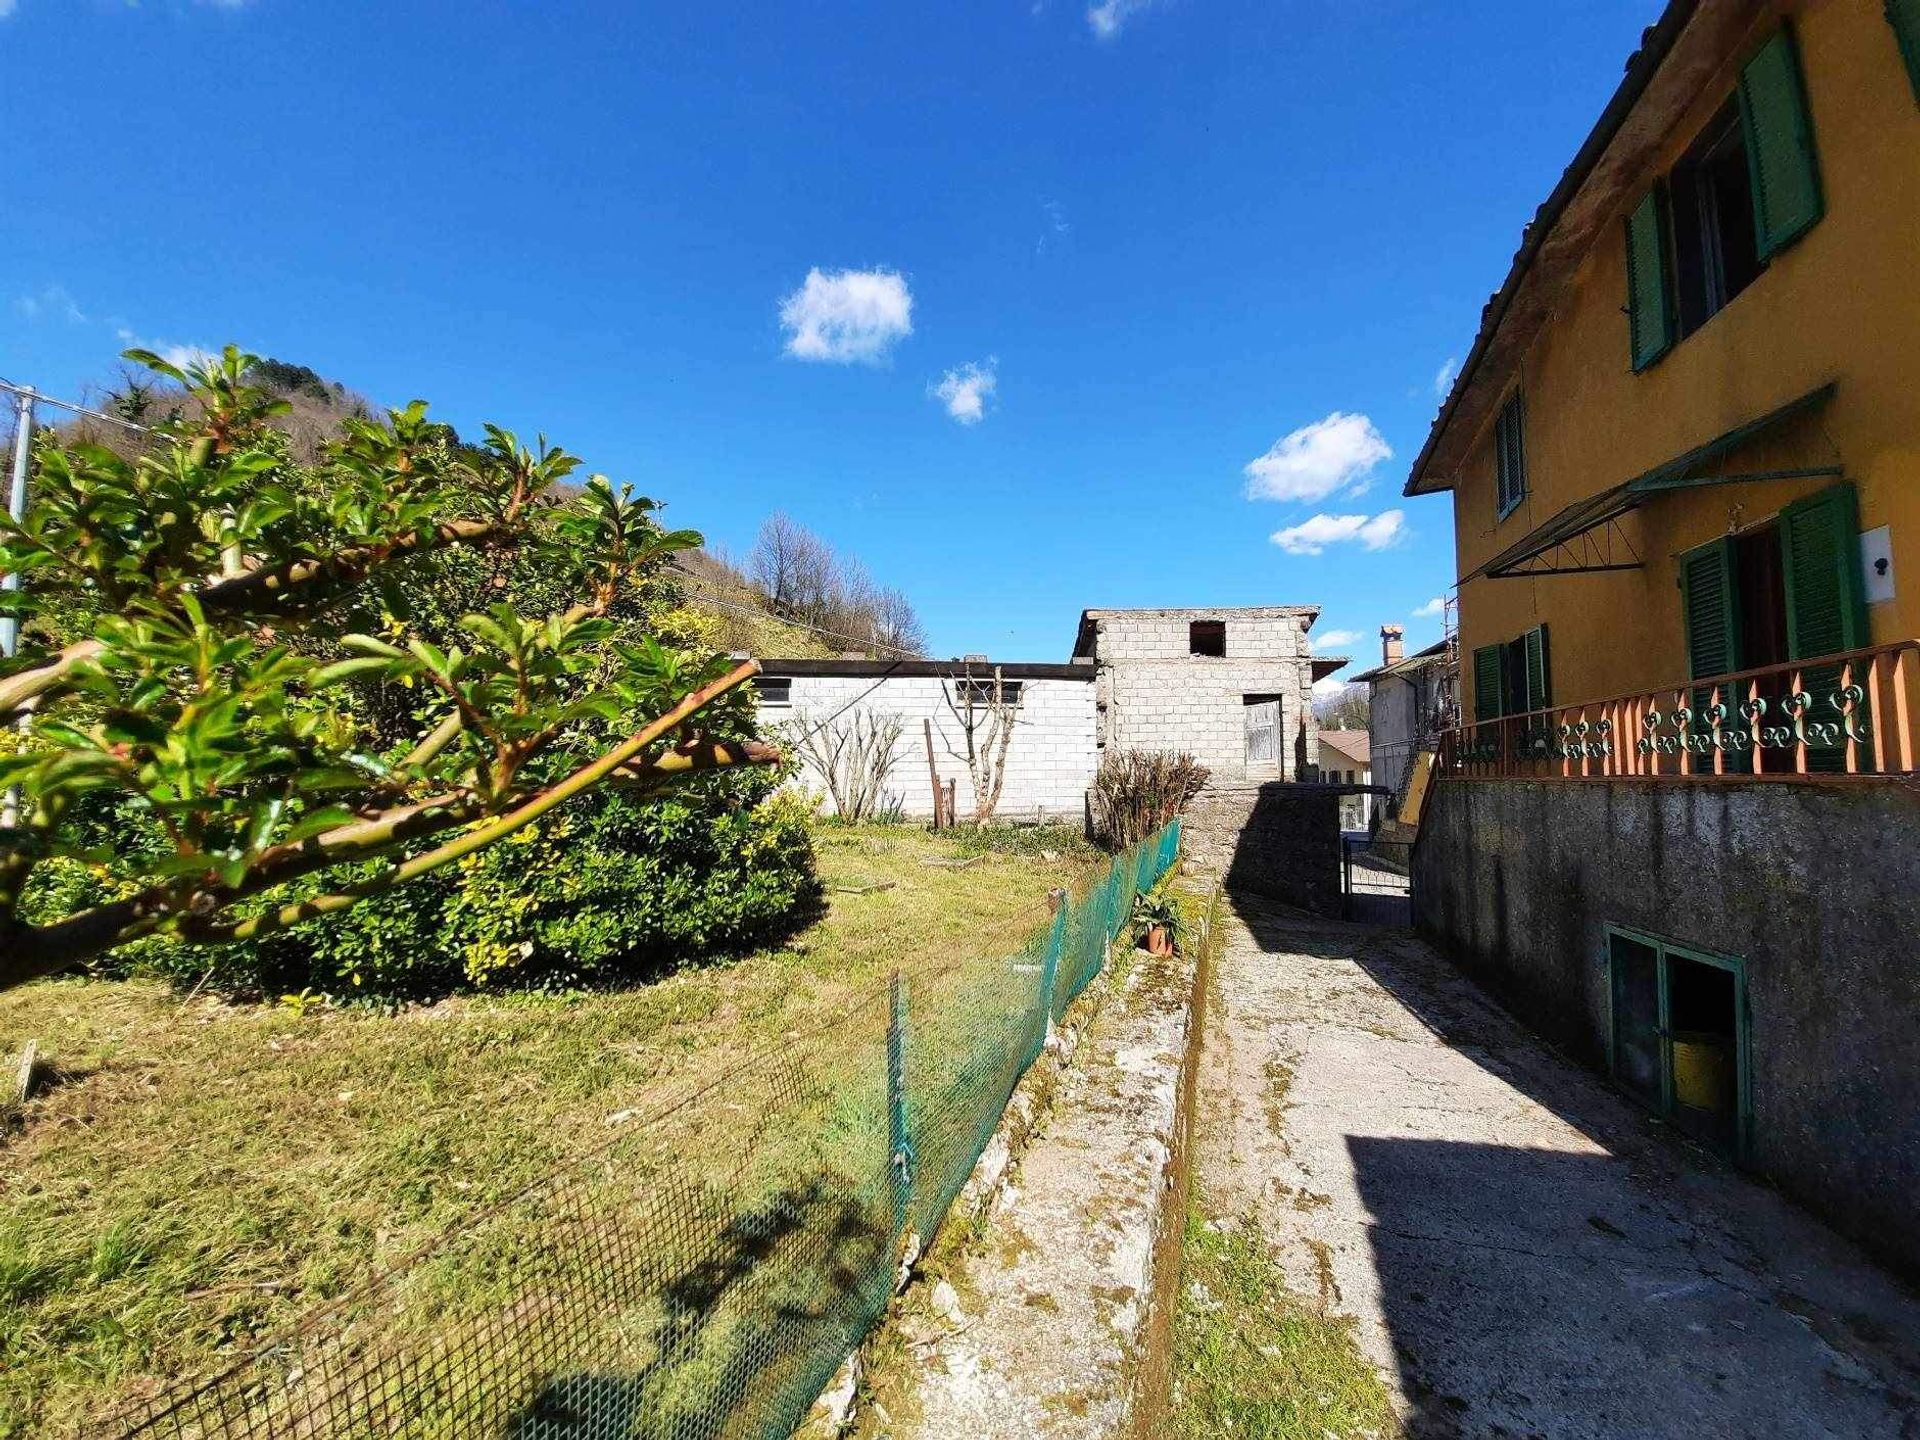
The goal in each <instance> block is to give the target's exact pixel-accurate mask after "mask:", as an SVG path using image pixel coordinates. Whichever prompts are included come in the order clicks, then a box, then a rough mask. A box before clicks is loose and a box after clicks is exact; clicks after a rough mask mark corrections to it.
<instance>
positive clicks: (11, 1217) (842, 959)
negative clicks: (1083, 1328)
mask: <svg viewBox="0 0 1920 1440" xmlns="http://www.w3.org/2000/svg"><path fill="white" fill-rule="evenodd" d="M962 833H964V832H962ZM818 843H819V848H820V860H821V873H822V879H823V880H824V881H825V882H826V885H827V887H828V890H827V909H826V913H825V914H824V916H823V917H822V918H821V919H820V920H819V921H818V923H816V924H814V925H812V926H811V927H809V928H808V929H807V930H805V931H804V932H802V933H801V934H800V935H798V936H797V937H795V938H794V939H793V940H791V941H789V942H788V943H787V944H785V945H784V946H782V947H780V948H778V949H776V950H770V951H767V952H763V953H757V954H753V955H750V956H747V957H744V958H742V959H740V960H737V961H734V962H731V963H729V964H726V965H724V966H719V967H715V968H711V969H704V970H696V971H690V972H688V973H685V974H681V975H677V976H673V977H670V978H668V979H665V980H662V981H659V982H657V983H655V984H651V985H648V986H646V987H644V988H639V989H635V990H632V991H627V992H620V993H605V994H592V995H576V996H546V995H521V996H475V997H462V998H458V999H454V1000H449V1001H445V1002H442V1003H441V1004H438V1005H434V1006H431V1007H423V1008H417V1009H411V1010H402V1011H399V1012H397V1013H390V1014H382V1013H376V1012H373V1011H368V1010H365V1009H334V1008H331V1007H329V1006H325V1005H313V1004H308V1005H304V1006H265V1007H262V1006H234V1005H229V1004H226V1003H223V1002H220V1001H216V1000H212V999H208V998H206V997H199V998H196V999H193V1000H191V1001H183V1000H182V999H181V998H179V997H178V996H176V995H175V994H173V993H172V992H170V991H168V990H166V989H165V988H163V987H160V986H158V985H152V984H146V983H114V982H103V981H95V980H84V979H78V980H62V981H54V982H43V983H40V984H36V985H32V986H28V987H25V988H23V989H21V990H18V991H15V992H12V993H8V994H4V995H0V1054H6V1053H12V1052H17V1051H18V1050H19V1048H20V1047H21V1046H22V1045H23V1044H24V1043H25V1042H26V1041H28V1040H30V1039H32V1040H37V1041H38V1043H39V1046H40V1049H41V1052H42V1054H43V1055H44V1056H45V1057H46V1062H47V1066H48V1070H47V1078H46V1080H45V1081H44V1082H43V1087H42V1090H43V1093H41V1094H39V1095H37V1096H36V1098H34V1099H33V1100H32V1101H30V1102H29V1104H28V1105H27V1106H26V1107H24V1109H23V1110H21V1111H20V1112H19V1113H17V1114H13V1115H11V1116H8V1117H7V1119H6V1125H5V1130H4V1133H3V1134H0V1436H4V1437H12V1436H16V1435H24V1434H28V1433H42V1432H43V1431H44V1432H46V1433H59V1432H61V1431H63V1430H71V1429H73V1428H75V1427H76V1426H77V1425H78V1424H80V1423H82V1422H81V1421H80V1420H79V1419H78V1417H83V1416H86V1415H90V1414H97V1413H98V1412H99V1410H100V1408H101V1406H102V1405H103V1403H105V1402H106V1401H107V1400H109V1399H110V1398H111V1397H113V1396H115V1395H117V1394H119V1393H121V1392H122V1391H124V1390H126V1389H128V1388H129V1387H131V1388H134V1389H150V1388H151V1387H152V1384H153V1383H154V1380H155V1377H161V1378H164V1377H167V1376H175V1375H180V1374H193V1373H199V1372H200V1371H201V1370H203V1369H205V1368H206V1367H207V1366H208V1365H210V1364H212V1363H214V1362H215V1361H217V1360H218V1359H220V1358H221V1357H224V1356H226V1355H228V1354H231V1353H234V1352H236V1351H239V1350H242V1349H244V1348H245V1347H246V1346H247V1345H248V1344H250V1343H251V1342H252V1341H253V1340H254V1339H255V1338H256V1337H258V1336H261V1335H263V1334H266V1333H272V1332H277V1331H278V1330H279V1329H280V1328H281V1327H282V1326H283V1325H285V1324H286V1323H287V1322H289V1321H291V1320H293V1319H294V1318H295V1317H297V1316H300V1315H302V1314H304V1313H307V1312H309V1311H311V1310H312V1309H313V1307H315V1306H316V1305H318V1304H320V1303H323V1302H325V1301H328V1300H330V1299H332V1298H334V1297H337V1296H341V1295H343V1294H346V1293H347V1292H349V1291H351V1290H353V1289H354V1288H355V1287H357V1286H359V1285H360V1284H361V1283H362V1282H363V1281H365V1280H366V1279H367V1278H369V1277H370V1276H373V1275H376V1274H378V1273H379V1272H381V1271H382V1270H383V1269H384V1268H386V1267H390V1266H392V1265H394V1264H395V1263H396V1262H398V1261H400V1260H401V1259H403V1258H404V1257H406V1256H408V1255H409V1254H411V1253H412V1252H414V1251H415V1250H417V1249H418V1248H420V1247H422V1246H424V1245H430V1244H433V1243H435V1242H437V1241H439V1240H441V1239H442V1238H443V1237H447V1236H454V1235H460V1234H462V1233H463V1232H464V1231H466V1230H467V1229H468V1228H469V1227H470V1225H471V1223H472V1221H473V1217H475V1216H476V1215H479V1214H481V1213H482V1212H484V1211H486V1210H487V1208H488V1207H490V1206H493V1205H495V1204H497V1203H498V1202H500V1201H502V1200H504V1199H505V1198H507V1197H510V1196H512V1195H514V1194H515V1193H516V1192H518V1191H519V1190H520V1189H521V1188H522V1187H523V1186H525V1185H526V1184H527V1183H529V1182H530V1181H532V1180H534V1179H536V1178H537V1177H539V1176H540V1175H542V1174H543V1173H546V1172H548V1171H550V1170H553V1169H554V1168H555V1167H560V1166H565V1165H567V1164H569V1162H573V1161H576V1160H578V1159H579V1158H580V1157H582V1156H586V1155H589V1154H592V1153H593V1152H595V1151H597V1150H598V1149H599V1148H600V1147H602V1146H604V1145H605V1144H606V1143H607V1141H608V1139H609V1137H611V1136H616V1135H619V1134H621V1133H622V1130H621V1127H622V1126H623V1125H634V1124H637V1123H639V1122H638V1121H637V1120H636V1117H644V1116H645V1115H647V1114H649V1113H651V1112H653V1111H656V1110H657V1109H659V1108H660V1107H661V1106H663V1105H665V1104H667V1103H670V1102H671V1101H672V1100H673V1099H674V1097H676V1096H681V1095H686V1094H690V1093H693V1092H694V1091H696V1090H698V1089H700V1087H702V1086H703V1085H706V1084H709V1083H710V1082H713V1081H714V1080H715V1079H716V1078H717V1077H721V1076H723V1075H725V1074H727V1073H728V1072H729V1071H730V1070H731V1068H732V1067H734V1066H736V1065H738V1064H739V1063H740V1062H742V1061H744V1060H746V1059H747V1058H749V1057H750V1056H753V1055H755V1054H759V1053H763V1052H765V1051H767V1050H769V1049H772V1048H775V1047H778V1046H779V1045H781V1044H782V1043H783V1042H784V1041H786V1040H787V1039H789V1038H791V1037H794V1036H796V1035H798V1034H800V1033H802V1032H808V1031H812V1030H816V1029H818V1028H819V1027H821V1026H823V1025H834V1024H839V1025H844V1026H845V1027H846V1032H847V1036H848V1044H847V1049H848V1051H849V1054H848V1056H847V1057H846V1059H847V1061H848V1063H849V1065H850V1066H852V1067H854V1068H857V1069H858V1071H859V1073H860V1076H861V1080H860V1083H861V1085H863V1086H865V1085H870V1084H872V1083H873V1081H874V1077H873V1076H872V1075H870V1074H868V1073H867V1072H868V1071H872V1070H873V1069H874V1068H875V1067H874V1064H873V1063H872V1058H871V1057H872V1054H873V1053H874V1052H873V1041H874V1037H875V1036H876V1035H877V1034H878V1033H880V1031H881V1029H882V1028H883V1026H884V1013H883V1011H882V1010H881V1008H880V1007H881V1006H882V1005H883V1001H882V1000H881V998H880V997H881V995H882V993H883V990H884V985H885V980H886V976H887V974H888V973H889V971H891V970H892V969H893V968H895V967H904V968H908V969H912V968H916V967H926V966H929V965H939V964H942V963H952V962H964V961H968V960H973V959H979V960H990V959H993V958H995V957H1001V956H1005V955H1006V954H1007V953H1008V952H1009V951H1011V950H1013V949H1015V948H1017V947H1018V945H1019V943H1020V942H1021V940H1022V939H1024V938H1025V936H1026V934H1027V933H1028V931H1029V930H1030V929H1031V928H1032V927H1034V926H1036V925H1039V924H1041V923H1043V922H1044V920H1045V918H1046V909H1045V905H1044V897H1045V894H1046V892H1047V890H1049V889H1050V888H1052V887H1053V886H1056V885H1069V886H1072V887H1075V888H1076V889H1077V888H1079V887H1080V886H1081V884H1082V883H1083V881H1084V879H1085V877H1086V876H1087V875H1088V874H1089V873H1090V872H1091V870H1092V868H1093V866H1092V862H1091V858H1090V857H1089V856H1087V855H1086V854H1085V853H1084V852H1082V851H1079V850H1077V849H1070V848H1069V847H1066V846H1062V847H1060V848H1061V852H1062V853H1061V856H1060V858H1059V859H1057V860H1054V861H1047V860H1043V859H1041V858H1039V857H1038V856H1037V855H1036V854H1018V855H1012V854H1005V853H1001V852H1000V851H998V850H996V849H995V848H994V847H992V846H986V847H980V846H979V845H978V843H977V842H974V841H968V842H966V843H965V844H964V848H963V845H962V844H959V843H956V841H955V840H953V839H952V838H949V837H947V836H937V837H936V836H931V835H928V834H927V833H925V832H924V831H920V830H918V829H915V828H909V827H886V828H880V829H858V828H848V829H837V828H824V829H823V830H822V831H821V833H820V835H819V837H818ZM1036 848H1038V847H1036ZM962 853H980V854H981V859H980V860H979V863H977V864H975V865H972V866H969V867H967V868H965V869H946V868H938V867H933V866H928V865H925V864H923V863H922V862H923V861H925V860H928V859H934V858H941V857H953V856H955V855H958V854H962ZM888 881H890V882H892V885H891V888H886V889H869V888H868V887H870V886H873V885H875V884H878V883H881V882H888ZM851 890H861V891H864V892H865V893H850V891H851ZM835 1033H836V1032H835V1031H834V1030H833V1029H829V1030H828V1031H827V1033H826V1034H825V1035H824V1036H822V1037H820V1038H819V1039H817V1040H814V1041H810V1042H809V1045H810V1046H812V1047H813V1050H814V1052H815V1053H817V1054H819V1055H821V1056H823V1057H825V1058H824V1060H823V1062H822V1064H821V1066H820V1067H819V1068H820V1072H821V1073H822V1074H827V1073H828V1072H831V1071H832V1070H833V1069H834V1065H835V1063H836V1062H835V1058H834V1035H835ZM856 1033H857V1035H858V1045H859V1046H860V1047H863V1048H861V1049H860V1050H859V1052H858V1056H857V1057H856V1056H855V1055H854V1054H853V1053H852V1051H853V1048H854V1045H855V1039H854V1037H855V1035H856ZM850 1073H851V1072H850ZM755 1083H756V1084H759V1083H762V1082H755ZM765 1083H771V1082H765ZM823 1083H824V1084H825V1085H826V1087H827V1089H828V1090H829V1091H831V1089H832V1087H833V1086H834V1085H835V1084H837V1083H838V1082H837V1081H835V1080H833V1079H831V1078H829V1079H828V1080H826V1081H825V1082H823ZM768 1093H769V1094H772V1093H773V1092H772V1091H768ZM755 1094H756V1092H755V1091H754V1087H753V1086H751V1085H744V1084H743V1085H740V1086H738V1087H737V1093H735V1088H734V1087H722V1089H721V1090H720V1091H719V1092H718V1093H717V1095H716V1096H715V1097H714V1098H712V1099H710V1100H707V1101H703V1103H702V1105H701V1106H700V1107H699V1110H698V1121H697V1124H696V1123H692V1122H690V1121H685V1120H684V1117H683V1121H682V1124H683V1129H682V1130H681V1131H677V1132H675V1138H674V1140H673V1142H672V1146H670V1147H669V1153H671V1152H672V1149H673V1147H679V1148H680V1149H682V1150H686V1149H696V1148H697V1149H698V1150H699V1151H700V1152H701V1154H703V1155H705V1156H707V1157H709V1158H710V1159H711V1160H713V1161H714V1162H715V1163H719V1162H721V1161H724V1160H726V1159H727V1158H728V1157H730V1156H738V1155H744V1154H746V1153H748V1152H749V1151H756V1150H757V1151H766V1150H768V1147H767V1146H766V1144H765V1142H766V1138H767V1137H766V1133H765V1132H766V1127H767V1120H766V1112H767V1110H768V1103H766V1102H762V1101H760V1100H757V1099H755V1098H754V1096H755ZM836 1103H846V1104H851V1103H852V1102H850V1101H847V1100H846V1099H845V1097H844V1096H842V1097H840V1098H839V1099H838V1100H836V1097H835V1096H834V1095H833V1094H831V1093H829V1094H826V1095H824V1096H822V1097H819V1098H817V1099H816V1098H814V1097H809V1098H808V1100H807V1101H806V1104H807V1105H808V1106H810V1107H812V1108H811V1109H809V1110H808V1111H807V1113H809V1114H812V1113H814V1111H816V1110H818V1111H820V1112H821V1113H827V1112H828V1111H830V1110H831V1108H832V1107H833V1106H834V1105H835V1104H836ZM858 1104H859V1105H860V1106H861V1107H865V1108H871V1107H870V1100H869V1098H868V1097H866V1096H864V1095H863V1096H862V1097H861V1098H860V1100H859V1102H858ZM863 1113H864V1112H863ZM881 1143H882V1144H884V1142H883V1141H882V1142H881ZM629 1183H630V1185H631V1182H629ZM528 1213H529V1214H536V1213H538V1210H537V1207H535V1209H533V1210H530V1211H529V1212H528ZM489 1224H490V1225H491V1226H492V1227H493V1228H492V1229H491V1230H490V1231H489V1233H488V1234H487V1235H486V1237H485V1238H484V1248H485V1249H487V1250H488V1251H494V1250H502V1251H503V1252H504V1253H507V1254H511V1253H512V1250H513V1246H514V1243H515V1239H516V1237H515V1236H514V1234H513V1231H512V1229H511V1222H510V1221H509V1222H501V1221H499V1220H494V1221H490V1222H489ZM479 1243H480V1242H476V1246H478V1245H479ZM446 1269H447V1275H446V1278H445V1281H444V1291H445V1293H436V1292H434V1291H432V1290H431V1289H430V1288H429V1290H428V1291H427V1292H426V1293H424V1294H413V1295H410V1296H409V1297H408V1303H409V1304H410V1305H411V1306H412V1307H413V1308H414V1309H415V1310H416V1311H431V1310H432V1308H433V1307H434V1306H436V1305H447V1306H452V1305H453V1304H454V1302H455V1300H457V1299H460V1298H462V1292H463V1291H464V1290H465V1289H470V1288H471V1287H472V1286H473V1285H474V1271H473V1269H472V1267H471V1266H470V1265H469V1266H466V1267H465V1268H463V1267H462V1266H461V1265H449V1266H448V1267H446ZM420 1274H421V1277H422V1278H421V1281H420V1283H421V1284H422V1285H426V1286H429V1287H430V1286H431V1285H432V1284H433V1283H435V1282H434V1269H433V1267H432V1266H426V1267H422V1268H421V1271H420Z"/></svg>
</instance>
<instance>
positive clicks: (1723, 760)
mask: <svg viewBox="0 0 1920 1440" xmlns="http://www.w3.org/2000/svg"><path fill="white" fill-rule="evenodd" d="M1917 719H1920V641H1915V640H1901V641H1897V642H1895V643H1893V644H1890V645H1877V646H1873V647H1871V648H1869V649H1865V650H1847V651H1843V652H1841V653H1840V654H1836V655H1822V656H1819V657H1817V658H1816V659H1812V660H1795V661H1793V662H1791V663H1789V664H1786V665H1764V666H1761V667H1760V668H1759V669H1757V670H1736V671H1734V672H1733V673H1732V674H1729V675H1709V676H1705V677H1703V678H1701V679H1698V680H1689V681H1686V682H1685V683H1683V684H1680V685H1673V686H1667V687H1664V688H1662V689H1659V690H1651V691H1644V692H1642V693H1640V694H1638V695H1622V696H1619V697H1617V698H1615V699H1612V700H1594V701H1589V702H1587V703H1586V704H1584V705H1555V706H1552V707H1551V708H1549V709H1545V710H1535V711H1531V712H1529V713H1527V714H1524V715H1505V716H1502V717H1501V718H1500V719H1498V720H1485V721H1481V722H1479V723H1477V724H1472V725H1467V726H1463V727H1462V728H1461V729H1459V730H1456V731H1452V732H1449V733H1448V734H1446V735H1443V736H1442V737H1441V740H1440V755H1439V763H1438V768H1439V771H1440V773H1441V774H1443V775H1461V776H1468V777H1480V778H1518V779H1534V780H1592V779H1626V778H1648V779H1658V778H1668V777H1679V776H1690V777H1696V778H1713V777H1721V776H1723V777H1727V778H1741V779H1753V778H1760V779H1819V780H1825V779H1835V778H1845V777H1847V776H1874V775H1909V774H1912V773H1914V771H1915V770H1916V768H1920V767H1917V766H1916V762H1915V754H1916V752H1920V737H1916V734H1915V722H1916V720H1917Z"/></svg>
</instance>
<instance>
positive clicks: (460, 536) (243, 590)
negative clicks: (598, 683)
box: [0, 520, 512, 720]
mask: <svg viewBox="0 0 1920 1440" xmlns="http://www.w3.org/2000/svg"><path fill="white" fill-rule="evenodd" d="M511 534H512V529H511V527H509V526H507V525H505V524H503V523H501V522H499V521H495V520H452V521H448V522H447V523H445V524H443V525H436V526H433V527H431V528H430V529H424V530H413V531H409V532H408V533H407V534H405V535H402V536H400V537H398V538H397V539H396V540H394V541H393V542H392V543H391V544H388V545H355V546H349V547H347V548H346V549H344V550H337V551H335V552H334V553H333V554H331V555H322V556H314V557H311V558H308V559H303V560H291V561H288V562H287V563H285V564H283V565H274V566H263V567H261V568H260V569H257V570H248V571H246V572H245V573H243V574H240V575H235V576H231V577H228V578H225V579H219V580H214V581H211V582H209V583H208V584H207V585H206V587H205V588H204V589H202V590H201V591H200V592H199V600H200V604H201V607H202V608H203V609H205V610H207V611H209V612H210V613H215V614H262V615H282V614H285V613H287V612H288V611H290V610H296V609H298V608H299V602H300V600H301V598H302V596H303V594H304V592H306V591H307V590H308V589H309V588H313V589H323V588H325V587H328V586H336V585H346V584H352V583H355V582H358V581H361V580H364V579H366V577H367V576H368V575H370V574H372V573H373V572H374V571H375V570H377V569H379V568H380V567H381V566H382V565H387V564H391V563H392V562H393V561H395V560H403V559H406V558H407V557H409V556H412V555H422V554H425V553H426V552H428V551H430V550H441V549H445V548H447V547H449V546H453V545H494V544H502V543H505V542H506V540H507V539H508V537H509V536H510V535H511ZM105 649H106V646H105V645H103V644H102V643H101V642H100V641H98V640H80V641H76V642H75V643H74V644H72V645H69V646H67V647H66V648H65V649H63V650H61V651H60V652H59V653H58V654H57V655H55V656H53V657H52V658H51V659H49V660H48V661H46V662H45V663H44V664H41V665H38V666H36V667H34V668H33V669H31V670H23V671H21V672H20V673H19V674H17V675H11V676H8V677H7V678H6V679H4V680H0V720H4V719H8V718H11V717H12V716H13V715H14V714H15V713H17V712H18V711H19V710H20V709H21V707H22V706H24V705H25V704H26V703H27V702H28V701H30V700H32V699H33V698H34V697H35V696H38V695H43V694H46V693H47V692H48V691H51V690H55V689H57V688H59V687H60V686H61V685H63V684H64V683H65V682H66V680H67V679H68V677H69V676H71V675H72V674H73V672H74V671H75V670H76V669H78V668H79V667H80V666H81V665H82V664H84V663H85V662H86V661H88V660H91V659H93V658H94V657H95V656H97V655H99V654H100V653H101V652H102V651H104V650H105Z"/></svg>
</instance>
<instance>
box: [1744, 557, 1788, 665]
mask: <svg viewBox="0 0 1920 1440" xmlns="http://www.w3.org/2000/svg"><path fill="white" fill-rule="evenodd" d="M1733 577H1734V581H1733V583H1734V588H1735V590H1736V591H1737V592H1738V594H1739V597H1740V652H1739V668H1740V669H1742V670H1757V669H1759V668H1760V667H1761V666H1762V665H1784V664H1785V663H1786V662H1787V661H1788V660H1789V659H1791V658H1792V656H1791V655H1790V654H1789V653H1788V651H1787V579H1786V573H1785V569H1784V567H1783V566H1782V565H1781V563H1780V527H1779V526H1778V525H1776V524H1774V523H1772V522H1771V521H1769V522H1768V523H1767V524H1765V525H1758V526H1755V527H1754V528H1753V529H1751V530H1747V531H1743V532H1742V533H1740V534H1739V535H1736V536H1734V539H1733Z"/></svg>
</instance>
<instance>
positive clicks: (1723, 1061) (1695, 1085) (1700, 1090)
mask: <svg viewBox="0 0 1920 1440" xmlns="http://www.w3.org/2000/svg"><path fill="white" fill-rule="evenodd" d="M1673 1099H1674V1103H1675V1104H1677V1105H1685V1106H1688V1107H1689V1108H1691V1109H1694V1110H1707V1111H1711V1112H1713V1113H1715V1114H1721V1115H1726V1114H1731V1113H1732V1111H1733V1106H1734V1080H1733V1039H1732V1037H1730V1036H1727V1035H1715V1034H1713V1033H1712V1032H1711V1031H1696V1030H1676V1031H1674V1032H1673Z"/></svg>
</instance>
